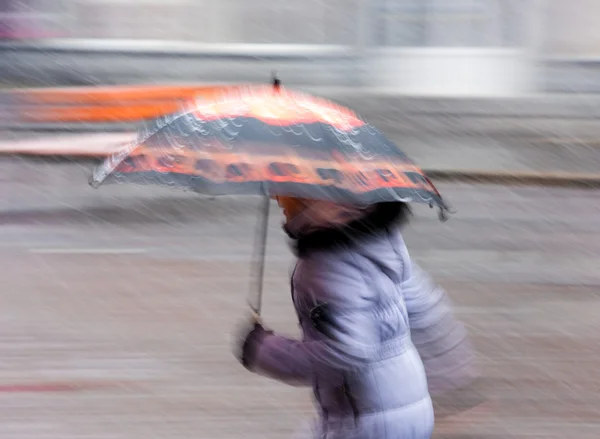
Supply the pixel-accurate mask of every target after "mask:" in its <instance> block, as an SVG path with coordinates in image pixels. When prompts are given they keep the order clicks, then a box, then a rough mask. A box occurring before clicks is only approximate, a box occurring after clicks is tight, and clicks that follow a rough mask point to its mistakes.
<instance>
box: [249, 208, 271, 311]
mask: <svg viewBox="0 0 600 439" xmlns="http://www.w3.org/2000/svg"><path fill="white" fill-rule="evenodd" d="M270 206H271V199H270V198H269V197H268V196H265V197H264V198H263V203H262V205H261V210H260V213H261V215H260V218H259V219H258V223H257V233H256V238H255V244H254V255H253V258H252V263H253V267H252V281H251V284H250V292H249V293H248V305H249V306H250V309H251V310H252V314H253V316H254V318H255V319H259V318H260V312H261V308H262V296H263V288H264V277H265V260H266V252H267V236H268V231H269V208H270Z"/></svg>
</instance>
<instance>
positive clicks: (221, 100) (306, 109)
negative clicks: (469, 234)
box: [90, 82, 449, 283]
mask: <svg viewBox="0 0 600 439" xmlns="http://www.w3.org/2000/svg"><path fill="white" fill-rule="evenodd" d="M104 182H107V183H109V182H133V183H147V184H161V185H168V186H178V187H182V188H186V189H190V190H193V191H197V192H199V193H203V194H209V195H225V194H248V195H264V196H266V199H267V200H268V197H272V196H291V197H299V198H309V199H318V200H328V201H332V202H335V203H340V204H360V205H368V204H373V203H379V202H394V201H401V202H424V203H428V204H429V205H430V206H432V207H433V206H437V207H438V208H439V210H440V214H441V217H442V218H443V217H445V214H446V213H447V212H448V210H449V209H448V206H447V205H446V203H445V202H444V200H443V199H442V197H441V195H440V193H439V192H438V191H437V189H436V188H435V186H434V185H433V184H432V183H431V181H430V180H429V179H428V178H427V176H426V175H425V174H424V173H423V171H422V170H421V169H420V168H419V167H418V166H417V165H416V164H415V163H414V162H413V161H411V160H410V159H409V158H408V157H407V156H406V155H405V154H404V153H403V152H402V151H401V150H400V149H399V148H398V147H397V146H396V145H394V144H393V143H392V142H391V141H390V140H389V139H387V138H386V137H385V136H384V135H383V134H382V133H381V132H379V131H378V130H377V129H376V128H375V127H373V126H372V125H370V124H368V123H366V122H365V121H363V120H362V119H361V118H360V117H358V116H357V115H356V113H354V112H353V111H351V110H350V109H348V108H345V107H342V106H340V105H337V104H335V103H333V102H331V101H328V100H325V99H322V98H317V97H314V96H311V95H307V94H304V93H299V92H294V91H290V90H287V89H285V88H282V87H280V86H279V83H278V82H276V83H275V84H274V86H269V85H258V86H243V87H231V88H226V89H224V90H223V92H222V93H221V94H219V95H217V96H216V97H212V98H210V99H202V98H200V97H199V98H196V99H195V100H194V101H193V102H190V103H189V104H188V105H187V106H186V108H184V109H183V110H182V111H180V112H178V113H176V114H172V115H167V116H164V117H161V118H159V119H157V120H155V121H153V122H151V123H150V124H149V125H148V126H146V127H145V128H144V129H143V130H141V131H140V133H139V135H138V139H137V141H136V142H134V143H132V144H131V145H129V146H128V147H126V148H124V149H123V151H121V152H119V153H117V154H115V155H113V156H112V157H109V158H108V159H107V160H106V161H105V162H104V163H103V164H102V165H101V166H99V167H98V168H97V169H96V170H95V171H94V174H93V176H92V178H91V180H90V184H92V186H94V187H97V186H99V185H100V184H102V183H104ZM266 205H267V206H268V202H267V203H266ZM265 216H266V215H265ZM263 227H265V229H264V230H263V231H262V233H261V234H264V233H266V225H263ZM263 245H264V240H263ZM261 270H262V269H261ZM260 282H261V283H262V280H261V281H260Z"/></svg>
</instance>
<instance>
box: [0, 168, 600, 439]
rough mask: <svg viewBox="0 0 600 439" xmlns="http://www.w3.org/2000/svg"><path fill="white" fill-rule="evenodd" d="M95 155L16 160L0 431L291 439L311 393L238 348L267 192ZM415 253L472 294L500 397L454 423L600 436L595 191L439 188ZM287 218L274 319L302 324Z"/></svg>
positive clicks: (277, 262) (1, 183)
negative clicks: (137, 169)
mask: <svg viewBox="0 0 600 439" xmlns="http://www.w3.org/2000/svg"><path fill="white" fill-rule="evenodd" d="M89 165H90V164H89V163H83V162H79V163H78V164H75V163H68V162H62V163H61V162H57V161H55V162H54V163H47V162H44V161H42V160H34V161H30V160H24V159H15V158H13V159H10V160H8V159H6V158H5V159H3V160H2V161H1V162H0V166H1V169H0V170H1V172H0V263H1V266H2V271H1V273H2V281H3V282H2V292H1V293H0V304H1V306H2V309H3V313H2V317H1V320H2V328H3V331H2V335H1V336H0V357H1V358H2V362H1V364H0V408H1V410H0V437H2V438H6V439H24V438H42V437H43V438H58V437H60V438H61V439H70V438H81V439H83V438H88V439H89V438H103V439H112V438H119V439H122V438H134V437H135V438H137V437H156V438H166V439H175V438H191V437H195V438H206V439H219V438H234V437H245V438H254V437H256V438H258V437H261V438H282V437H283V438H285V437H291V435H292V433H293V432H294V431H296V429H297V428H298V427H300V423H301V422H302V421H303V420H304V419H306V417H307V416H310V414H311V413H312V407H311V400H310V392H309V391H308V390H306V389H297V388H290V387H286V386H284V385H282V384H278V383H274V382H271V381H269V380H266V379H264V378H259V377H254V376H252V375H250V374H248V373H247V372H246V371H245V370H244V369H243V368H242V367H241V366H239V365H238V364H237V362H236V361H235V360H234V358H233V355H232V353H231V347H232V345H231V334H232V331H233V330H234V329H235V327H236V324H237V323H238V322H239V318H240V316H242V314H243V312H244V310H245V307H244V298H245V295H246V293H247V290H248V279H249V274H250V265H249V260H250V255H251V252H252V244H253V232H254V226H255V220H256V212H257V209H258V205H259V202H258V200H257V199H255V198H241V197H226V198H215V199H209V198H205V197H200V196H198V195H193V194H186V193H183V192H180V191H177V190H168V189H162V188H154V187H135V186H106V187H102V188H100V189H98V190H93V189H91V188H89V187H88V186H87V185H86V173H87V172H88V171H89ZM440 189H441V190H442V192H443V194H444V195H445V196H446V197H447V198H448V199H449V201H450V202H451V203H452V204H453V205H454V207H455V208H456V209H457V210H458V213H457V215H456V216H455V217H453V218H452V219H451V220H450V221H449V222H447V223H444V224H442V223H439V222H438V220H437V216H436V213H435V211H433V210H430V209H428V208H426V207H424V206H418V207H417V208H416V209H415V218H414V220H413V222H412V223H411V224H410V225H409V227H408V228H407V229H406V233H405V235H406V238H407V242H408V245H409V248H410V249H411V251H412V254H413V257H415V258H416V259H418V260H419V261H421V263H422V264H423V265H424V266H425V267H426V268H427V269H428V270H429V271H430V272H431V274H432V275H434V276H435V278H436V279H437V280H438V281H440V282H441V283H442V284H443V285H444V286H445V287H446V288H447V289H448V290H449V291H450V294H451V295H452V297H453V298H454V300H455V302H456V305H457V308H456V310H457V313H458V314H459V315H460V316H461V318H463V319H464V320H465V321H466V322H467V324H468V328H469V331H470V333H471V335H472V337H473V338H474V340H475V343H476V345H477V347H478V349H479V359H480V363H481V365H482V367H483V370H484V380H483V384H484V390H485V392H486V394H487V395H488V397H489V398H490V399H491V401H492V403H493V407H494V409H493V410H494V411H493V412H492V413H491V415H490V416H489V417H487V418H481V419H475V420H474V421H473V423H472V424H468V425H466V426H465V431H464V432H463V433H461V434H456V435H450V434H449V433H447V432H446V430H445V428H444V426H443V425H440V427H439V431H438V432H437V433H436V437H438V438H442V437H445V438H453V439H475V438H477V439H500V438H502V439H506V438H540V439H541V438H544V439H559V438H560V439H563V438H567V437H577V438H579V439H596V438H597V437H598V431H600V409H599V407H600V397H599V396H598V395H600V384H599V382H600V381H599V380H598V378H597V370H598V367H599V366H600V354H599V353H598V352H599V348H600V336H599V335H598V334H600V319H599V318H598V315H600V271H599V270H598V267H599V266H600V256H599V255H600V233H599V232H600V204H599V203H598V202H597V197H598V192H597V191H591V190H581V189H552V190H549V189H545V188H506V187H499V186H484V185H481V186H471V185H448V184H446V185H441V186H440ZM280 222H281V217H280V216H279V214H275V215H273V216H272V218H271V224H270V230H269V244H268V265H267V271H266V297H265V320H266V322H267V323H268V324H269V325H270V326H272V327H273V328H274V329H275V330H277V331H281V332H286V333H289V334H297V327H296V320H295V318H294V315H293V311H292V308H291V303H290V298H289V281H288V273H289V270H290V268H291V263H292V257H291V255H290V253H289V250H288V248H287V246H286V243H285V240H284V236H283V233H282V232H281V230H280V228H279V224H280Z"/></svg>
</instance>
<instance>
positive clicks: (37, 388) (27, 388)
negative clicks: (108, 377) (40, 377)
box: [0, 381, 131, 393]
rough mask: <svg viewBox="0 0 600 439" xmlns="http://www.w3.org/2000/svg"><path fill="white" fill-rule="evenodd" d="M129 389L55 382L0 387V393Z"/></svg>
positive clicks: (117, 384) (116, 384)
mask: <svg viewBox="0 0 600 439" xmlns="http://www.w3.org/2000/svg"><path fill="white" fill-rule="evenodd" d="M126 386H127V387H131V384H129V383H123V382H116V381H110V382H92V381H81V382H76V381H72V382H55V383H20V384H5V385H0V393H51V392H78V391H85V390H101V389H116V388H123V387H126Z"/></svg>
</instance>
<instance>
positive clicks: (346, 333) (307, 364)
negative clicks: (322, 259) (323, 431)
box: [254, 267, 378, 384]
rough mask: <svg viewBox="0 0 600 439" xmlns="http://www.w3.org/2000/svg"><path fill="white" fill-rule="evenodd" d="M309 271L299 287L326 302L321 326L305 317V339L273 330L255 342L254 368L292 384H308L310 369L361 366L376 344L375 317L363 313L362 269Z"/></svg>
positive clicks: (325, 370) (318, 301) (314, 371)
mask: <svg viewBox="0 0 600 439" xmlns="http://www.w3.org/2000/svg"><path fill="white" fill-rule="evenodd" d="M321 268H323V267H321ZM307 271H308V272H305V275H304V276H303V278H302V285H303V290H306V291H307V292H308V293H309V294H308V295H309V296H310V300H312V301H314V303H315V304H326V306H325V307H323V308H322V309H323V312H324V316H323V318H322V319H320V320H319V322H320V324H321V326H320V330H317V329H315V328H314V327H312V326H311V323H310V322H309V323H305V324H304V330H305V337H304V340H295V339H291V338H287V337H282V336H280V335H275V334H273V335H269V336H267V337H265V338H264V339H262V340H261V344H260V346H258V347H257V354H256V359H255V364H254V369H255V370H256V371H257V372H258V373H261V374H263V375H266V376H269V377H271V378H274V379H278V380H281V381H285V382H288V383H290V384H308V383H309V382H310V381H311V378H312V376H313V375H314V374H319V375H321V374H327V373H328V372H334V371H344V370H350V369H353V368H356V367H360V366H361V365H363V364H365V363H366V362H367V361H368V360H369V359H370V358H372V356H373V353H374V350H375V349H376V348H377V346H378V344H377V342H376V340H377V337H376V335H377V331H376V330H375V329H376V326H375V322H374V321H373V320H374V319H372V318H370V317H369V313H366V312H364V307H366V306H367V305H368V303H367V300H368V299H367V298H365V297H363V296H364V291H365V290H368V288H365V281H364V279H363V278H362V275H361V272H360V271H359V270H358V269H354V270H347V272H344V273H339V272H336V271H335V270H330V269H314V270H307ZM304 318H309V316H304ZM307 326H309V327H307Z"/></svg>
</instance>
